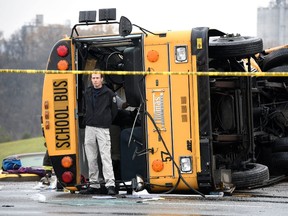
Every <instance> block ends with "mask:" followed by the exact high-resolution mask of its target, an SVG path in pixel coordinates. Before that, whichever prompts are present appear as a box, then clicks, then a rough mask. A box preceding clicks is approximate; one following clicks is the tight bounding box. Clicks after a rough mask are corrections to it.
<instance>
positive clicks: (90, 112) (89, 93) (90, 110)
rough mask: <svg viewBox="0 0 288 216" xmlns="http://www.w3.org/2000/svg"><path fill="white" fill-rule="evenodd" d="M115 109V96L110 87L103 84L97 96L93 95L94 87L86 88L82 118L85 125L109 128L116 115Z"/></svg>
mask: <svg viewBox="0 0 288 216" xmlns="http://www.w3.org/2000/svg"><path fill="white" fill-rule="evenodd" d="M93 97H94V99H93ZM117 111H118V108H117V103H116V96H115V94H114V92H113V91H112V90H111V89H109V88H108V87H107V86H105V85H103V86H102V88H101V90H100V91H99V92H98V94H97V96H95V90H94V87H93V86H90V87H88V88H87V90H86V92H85V94H84V105H83V113H84V119H85V124H86V125H87V126H93V127H100V128H109V127H110V126H111V124H112V121H113V120H114V118H115V117H116V115H117Z"/></svg>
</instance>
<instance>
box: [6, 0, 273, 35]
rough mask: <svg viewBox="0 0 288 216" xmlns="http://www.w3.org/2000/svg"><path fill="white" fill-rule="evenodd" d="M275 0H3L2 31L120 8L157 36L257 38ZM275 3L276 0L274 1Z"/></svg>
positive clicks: (8, 32) (75, 19)
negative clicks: (214, 32) (205, 30)
mask: <svg viewBox="0 0 288 216" xmlns="http://www.w3.org/2000/svg"><path fill="white" fill-rule="evenodd" d="M270 1H271V0H217V1H216V0H170V1H163V0H158V1H157V0H142V1H139V0H102V1H100V0H81V1H71V0H49V1H48V0H46V1H45V0H0V31H2V32H3V33H4V37H5V38H6V39H9V37H10V36H11V34H13V33H15V31H17V30H20V29H21V26H23V25H25V24H29V23H33V21H35V18H36V15H37V14H42V15H44V25H47V24H66V23H67V22H69V21H70V22H71V27H72V26H73V25H74V24H76V23H78V16H79V11H85V10H98V9H101V8H116V16H117V20H118V21H119V20H120V17H121V16H126V17H127V18H129V19H130V21H131V22H132V23H133V24H136V25H139V26H141V27H143V28H145V29H147V30H150V31H153V32H159V31H167V30H190V29H192V28H195V27H209V28H211V29H212V28H216V29H218V30H220V31H223V32H225V33H239V34H241V35H243V36H257V8H258V7H267V6H268V5H269V2H270ZM273 1H275V0H273Z"/></svg>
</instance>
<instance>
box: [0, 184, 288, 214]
mask: <svg viewBox="0 0 288 216" xmlns="http://www.w3.org/2000/svg"><path fill="white" fill-rule="evenodd" d="M39 185H40V184H39V183H38V182H0V215H17V216H18V215H200V216H201V215H203V216H204V215H205V216H206V215H267V216H268V215H269V216H271V215H275V216H276V215H277V216H278V215H287V212H288V205H287V204H288V190H287V187H288V182H287V181H283V182H281V183H277V184H275V185H273V186H269V187H264V188H257V189H253V190H246V191H235V192H234V193H233V194H232V196H225V195H224V196H223V194H221V193H220V194H216V195H211V196H208V197H207V198H203V197H201V196H199V195H179V194H173V195H171V194H169V195H164V194H148V193H143V192H142V193H138V194H134V195H127V194H121V195H117V196H114V197H111V196H95V195H81V194H78V193H77V192H76V193H75V194H72V193H70V192H64V191H56V190H54V189H51V187H50V188H49V187H47V186H46V187H39Z"/></svg>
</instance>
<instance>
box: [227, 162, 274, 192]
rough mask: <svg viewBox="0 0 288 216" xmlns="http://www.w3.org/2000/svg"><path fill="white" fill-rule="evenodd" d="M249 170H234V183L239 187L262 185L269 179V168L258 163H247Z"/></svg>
mask: <svg viewBox="0 0 288 216" xmlns="http://www.w3.org/2000/svg"><path fill="white" fill-rule="evenodd" d="M246 167H247V170H244V171H235V172H232V183H233V184H234V185H235V186H236V188H238V189H243V188H248V187H252V186H256V185H261V184H263V183H264V182H265V181H267V180H269V169H268V167H267V166H265V165H262V164H258V163H249V164H247V166H246Z"/></svg>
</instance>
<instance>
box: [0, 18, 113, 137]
mask: <svg viewBox="0 0 288 216" xmlns="http://www.w3.org/2000/svg"><path fill="white" fill-rule="evenodd" d="M28 27H29V28H28ZM111 31H112V32H113V31H114V30H113V27H109V26H108V27H106V28H104V29H103V27H102V28H99V27H96V28H92V29H88V30H86V29H85V30H83V31H82V33H83V32H85V33H87V32H89V33H90V34H93V33H94V34H96V33H101V32H106V33H107V32H111ZM70 34H71V29H70V27H67V26H64V25H58V24H55V25H48V26H23V27H22V28H21V29H20V30H19V31H16V32H15V33H14V34H13V35H11V36H10V38H9V39H8V40H7V39H4V37H3V31H2V32H1V31H0V68H1V69H33V70H35V69H37V70H38V69H40V70H44V69H46V65H47V61H48V58H49V55H50V52H51V49H52V48H53V46H54V44H55V43H56V42H57V41H58V40H60V39H62V38H63V37H64V36H65V35H69V36H70ZM43 79H44V74H25V73H22V74H16V73H0V143H1V142H7V141H12V140H18V139H23V138H24V139H25V138H30V137H37V136H42V131H41V99H42V85H43Z"/></svg>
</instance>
